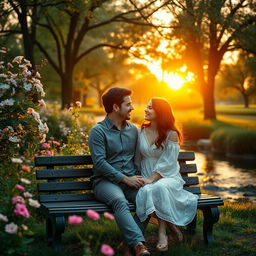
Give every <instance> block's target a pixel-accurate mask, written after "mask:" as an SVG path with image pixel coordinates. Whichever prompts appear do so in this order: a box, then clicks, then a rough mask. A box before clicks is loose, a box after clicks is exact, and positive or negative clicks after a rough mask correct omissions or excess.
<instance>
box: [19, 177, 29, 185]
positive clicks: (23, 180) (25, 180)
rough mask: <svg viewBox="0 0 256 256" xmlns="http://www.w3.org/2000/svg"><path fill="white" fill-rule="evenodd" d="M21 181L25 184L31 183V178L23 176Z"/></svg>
mask: <svg viewBox="0 0 256 256" xmlns="http://www.w3.org/2000/svg"><path fill="white" fill-rule="evenodd" d="M20 181H21V182H22V183H24V184H31V181H30V180H27V179H24V178H21V179H20Z"/></svg>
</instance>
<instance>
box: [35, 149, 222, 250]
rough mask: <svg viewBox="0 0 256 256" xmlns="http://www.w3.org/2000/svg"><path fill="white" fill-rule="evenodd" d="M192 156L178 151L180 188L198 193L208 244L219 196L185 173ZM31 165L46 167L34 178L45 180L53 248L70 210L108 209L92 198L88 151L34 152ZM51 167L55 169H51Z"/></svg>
mask: <svg viewBox="0 0 256 256" xmlns="http://www.w3.org/2000/svg"><path fill="white" fill-rule="evenodd" d="M194 159H195V154H194V152H180V153H179V158H178V160H179V163H180V167H181V168H180V172H181V174H182V177H183V179H184V180H185V182H186V183H185V185H184V189H186V190H188V191H190V192H192V193H194V194H198V195H199V196H200V197H199V199H198V209H200V210H202V211H203V216H204V222H203V237H204V241H205V243H207V244H208V243H211V242H212V241H213V235H212V231H213V224H214V223H216V222H217V221H218V219H219V210H218V206H220V205H223V200H222V199H221V198H219V197H217V196H210V195H207V194H201V191H200V187H199V186H198V185H199V180H198V177H197V176H189V174H191V173H196V172H197V167H196V164H187V161H191V160H194ZM35 166H36V167H46V169H39V168H38V169H37V171H36V178H37V179H38V180H46V181H47V182H40V183H38V192H39V201H40V203H41V205H42V210H43V213H44V215H45V216H46V233H47V234H46V235H47V243H48V245H51V246H53V247H54V249H55V250H56V251H58V250H60V248H61V236H62V233H63V232H64V230H65V223H66V222H65V217H67V216H68V215H72V214H82V215H84V214H85V212H86V211H87V210H88V209H92V210H94V211H96V212H99V213H102V212H105V211H109V212H111V209H110V208H109V207H108V206H107V205H105V204H104V203H101V202H99V201H97V200H96V199H95V198H94V195H93V191H92V190H91V189H92V183H91V181H90V177H91V176H92V174H93V172H92V159H91V156H90V155H79V156H37V157H35ZM81 166H82V167H81ZM55 167H58V168H59V169H54V168H55ZM60 168H62V169H60ZM63 168H65V169H63ZM64 180H66V181H64ZM77 191H79V192H77ZM70 192H72V193H70ZM130 210H131V211H135V206H134V205H133V204H132V203H130ZM195 228H196V217H195V219H194V220H193V222H192V223H190V224H189V225H188V227H187V230H188V231H189V232H190V233H195Z"/></svg>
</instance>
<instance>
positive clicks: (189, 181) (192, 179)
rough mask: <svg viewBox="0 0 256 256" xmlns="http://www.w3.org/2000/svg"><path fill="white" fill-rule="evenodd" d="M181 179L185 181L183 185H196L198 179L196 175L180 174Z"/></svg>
mask: <svg viewBox="0 0 256 256" xmlns="http://www.w3.org/2000/svg"><path fill="white" fill-rule="evenodd" d="M182 178H183V180H184V181H185V182H186V183H185V186H191V185H198V184H199V179H198V177H197V176H191V177H186V176H185V177H184V176H182Z"/></svg>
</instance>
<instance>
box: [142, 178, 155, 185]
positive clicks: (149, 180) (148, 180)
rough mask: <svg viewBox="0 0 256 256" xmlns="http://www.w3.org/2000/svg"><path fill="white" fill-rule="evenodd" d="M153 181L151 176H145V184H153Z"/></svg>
mask: <svg viewBox="0 0 256 256" xmlns="http://www.w3.org/2000/svg"><path fill="white" fill-rule="evenodd" d="M152 182H153V180H152V179H150V178H144V186H145V185H147V184H151V183H152Z"/></svg>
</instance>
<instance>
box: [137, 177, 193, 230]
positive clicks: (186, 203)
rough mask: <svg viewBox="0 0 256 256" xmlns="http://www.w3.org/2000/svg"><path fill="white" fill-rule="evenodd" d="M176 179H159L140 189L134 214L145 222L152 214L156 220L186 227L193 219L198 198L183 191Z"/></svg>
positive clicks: (181, 185)
mask: <svg viewBox="0 0 256 256" xmlns="http://www.w3.org/2000/svg"><path fill="white" fill-rule="evenodd" d="M183 184H184V182H183V181H181V180H179V179H177V177H170V178H161V179H159V180H158V181H156V182H154V183H151V184H147V185H145V186H144V187H142V188H140V190H139V191H138V194H137V196H136V205H137V208H136V213H137V215H138V217H139V219H140V221H142V222H143V221H145V220H146V219H147V218H148V217H149V215H150V214H152V213H153V212H154V213H155V214H156V215H157V217H158V218H160V219H162V220H165V221H168V222H171V223H173V224H175V225H178V226H186V225H187V224H189V223H190V222H191V221H192V220H193V219H194V217H195V215H196V211H197V199H198V196H197V195H194V194H192V193H190V192H188V191H186V190H184V189H183Z"/></svg>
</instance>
